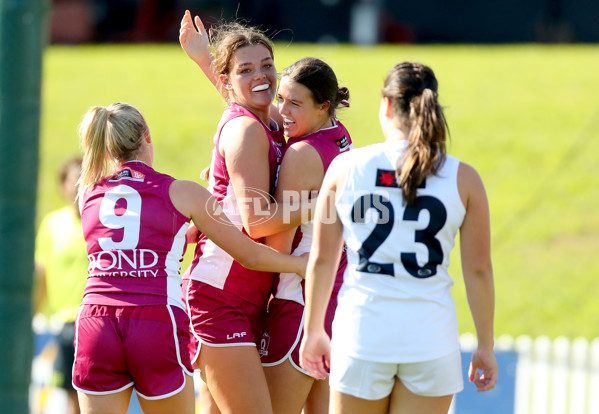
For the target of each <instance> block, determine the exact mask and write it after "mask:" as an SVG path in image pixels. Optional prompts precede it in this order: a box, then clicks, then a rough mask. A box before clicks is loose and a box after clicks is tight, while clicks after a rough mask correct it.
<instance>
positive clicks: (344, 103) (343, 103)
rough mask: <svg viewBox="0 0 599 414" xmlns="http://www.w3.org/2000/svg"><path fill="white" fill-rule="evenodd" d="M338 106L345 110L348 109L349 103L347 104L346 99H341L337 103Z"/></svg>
mask: <svg viewBox="0 0 599 414" xmlns="http://www.w3.org/2000/svg"><path fill="white" fill-rule="evenodd" d="M339 105H343V106H345V107H346V108H349V102H348V100H347V99H342V100H341V101H340V102H339Z"/></svg>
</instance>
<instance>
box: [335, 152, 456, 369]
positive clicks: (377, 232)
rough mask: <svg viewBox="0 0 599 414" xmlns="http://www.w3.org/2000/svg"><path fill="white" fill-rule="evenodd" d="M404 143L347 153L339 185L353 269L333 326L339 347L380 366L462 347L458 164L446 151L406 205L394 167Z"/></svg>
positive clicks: (339, 209) (340, 208)
mask: <svg viewBox="0 0 599 414" xmlns="http://www.w3.org/2000/svg"><path fill="white" fill-rule="evenodd" d="M406 145H407V142H406V141H394V142H387V143H381V144H374V145H370V146H367V147H364V148H360V149H356V150H353V151H351V152H350V153H349V154H348V155H347V156H346V158H345V160H344V161H345V162H346V164H345V165H349V166H350V167H349V168H348V170H347V178H346V181H345V183H344V185H343V187H342V188H338V189H337V202H336V210H337V214H338V216H339V219H340V220H341V222H342V224H343V238H344V239H345V242H346V244H347V260H348V266H347V269H346V272H345V276H344V284H343V286H342V288H341V291H340V293H339V305H338V308H337V312H336V313H335V319H334V322H333V340H332V341H333V342H332V348H333V352H337V353H341V354H345V355H347V356H350V357H353V358H359V359H363V360H367V361H373V362H383V363H410V362H420V361H427V360H431V359H436V358H440V357H443V356H445V355H448V354H450V353H452V352H454V351H455V350H458V349H459V342H458V326H457V316H456V310H455V304H454V301H453V298H452V296H451V287H452V286H453V279H452V278H451V277H450V275H449V273H448V267H449V254H450V252H451V250H452V249H453V247H454V244H455V236H456V234H457V232H458V230H459V229H460V227H461V225H462V222H463V220H464V216H465V213H466V210H465V208H464V205H463V203H462V201H461V199H460V195H459V192H458V186H457V172H458V167H459V164H460V161H459V160H458V159H457V158H454V157H451V156H449V155H448V156H446V159H445V162H444V164H443V166H442V167H441V168H440V169H439V171H438V173H437V174H435V175H433V174H430V175H429V176H427V177H426V180H425V182H423V183H422V185H421V186H420V187H419V188H418V191H417V199H416V203H415V204H414V205H413V206H407V205H406V203H405V201H404V198H403V195H402V190H401V188H400V187H398V185H397V181H396V176H395V174H396V173H395V170H396V168H397V166H398V165H400V163H401V158H402V156H403V155H402V153H403V151H404V149H405V147H406Z"/></svg>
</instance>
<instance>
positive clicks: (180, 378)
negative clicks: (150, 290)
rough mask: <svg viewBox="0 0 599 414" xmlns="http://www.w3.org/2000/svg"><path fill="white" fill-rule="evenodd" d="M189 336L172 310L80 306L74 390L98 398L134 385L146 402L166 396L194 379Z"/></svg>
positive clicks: (182, 318) (184, 323) (182, 316)
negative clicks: (94, 395) (187, 377)
mask: <svg viewBox="0 0 599 414" xmlns="http://www.w3.org/2000/svg"><path fill="white" fill-rule="evenodd" d="M189 337H190V334H189V318H188V317H187V315H186V314H185V311H183V309H180V308H178V307H176V306H169V305H151V306H103V305H81V308H80V309H79V315H78V316H77V322H76V326H75V363H74V365H73V386H74V387H75V389H77V390H78V391H81V392H83V393H86V394H96V395H102V394H111V393H115V392H119V391H122V390H124V389H126V388H129V387H131V386H134V387H135V390H136V391H137V393H138V394H139V395H140V396H141V397H143V398H146V399H160V398H167V397H170V396H172V395H174V394H176V393H178V392H179V391H181V390H182V389H183V387H184V386H185V375H193V368H192V367H191V361H190V359H189Z"/></svg>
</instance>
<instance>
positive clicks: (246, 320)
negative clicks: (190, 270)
mask: <svg viewBox="0 0 599 414" xmlns="http://www.w3.org/2000/svg"><path fill="white" fill-rule="evenodd" d="M182 288H183V289H184V292H183V297H184V299H185V302H186V306H187V313H188V314H189V317H190V319H191V325H192V328H191V329H192V334H193V337H192V338H191V343H190V347H189V350H190V352H191V360H192V363H195V362H196V360H197V357H198V355H199V348H200V345H201V344H206V345H211V346H240V345H249V346H256V341H257V340H258V339H259V338H261V337H262V332H263V330H264V320H265V318H266V309H264V308H261V307H259V306H256V305H254V304H253V303H250V302H247V301H245V300H243V299H242V298H240V297H239V296H237V295H234V294H232V293H229V292H227V291H225V290H222V289H218V288H215V287H213V286H210V285H208V284H206V283H203V282H199V281H197V280H193V279H192V280H184V282H183V287H182Z"/></svg>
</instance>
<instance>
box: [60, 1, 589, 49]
mask: <svg viewBox="0 0 599 414" xmlns="http://www.w3.org/2000/svg"><path fill="white" fill-rule="evenodd" d="M186 9H189V10H191V11H192V13H194V14H199V15H200V17H202V19H203V20H204V23H205V24H206V25H207V26H210V25H212V24H214V23H216V22H217V21H218V20H220V19H230V18H233V17H238V18H241V19H244V20H246V21H249V23H251V24H252V25H261V26H262V27H263V28H264V29H267V30H268V33H269V34H272V35H275V36H274V39H275V40H280V41H286V40H292V41H294V42H352V43H366V44H374V43H518V42H598V41H599V24H598V22H597V16H598V15H599V2H598V1H595V0H501V1H499V0H491V1H472V0H455V1H445V0H421V1H417V2H416V1H412V2H409V1H397V0H302V1H280V0H243V1H236V0H220V1H216V0H52V16H51V19H52V23H51V27H52V30H51V42H53V43H88V42H171V41H176V39H177V36H178V34H179V21H180V19H181V16H182V15H183V12H184V11H185V10H186Z"/></svg>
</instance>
